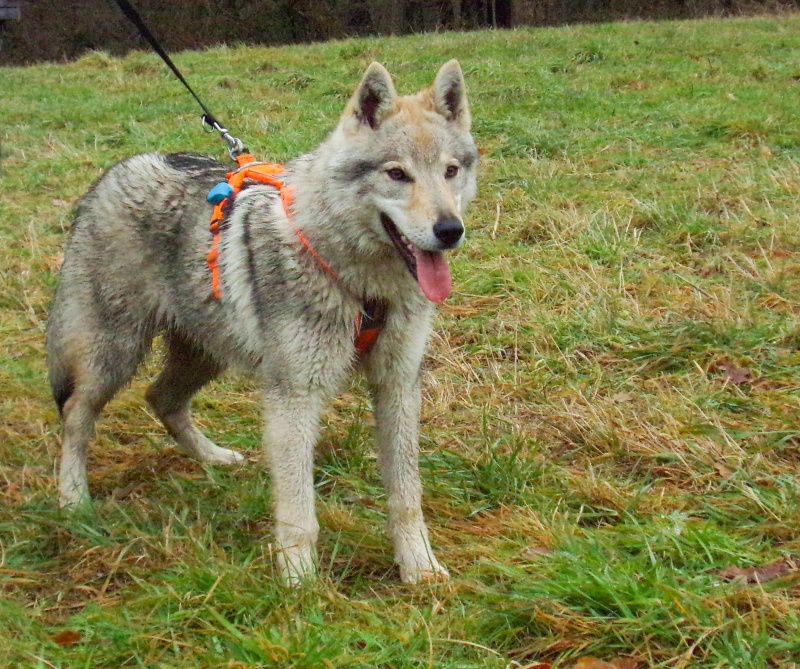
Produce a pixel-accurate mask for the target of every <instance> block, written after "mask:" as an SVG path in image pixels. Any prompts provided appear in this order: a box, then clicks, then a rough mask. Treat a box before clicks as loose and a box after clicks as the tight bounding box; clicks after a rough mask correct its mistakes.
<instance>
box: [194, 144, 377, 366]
mask: <svg viewBox="0 0 800 669" xmlns="http://www.w3.org/2000/svg"><path fill="white" fill-rule="evenodd" d="M236 162H238V163H239V169H237V170H234V171H232V172H228V173H227V174H226V175H225V178H226V179H227V180H228V181H227V185H228V187H229V188H224V185H225V182H223V183H221V184H218V185H217V186H215V187H214V188H213V189H212V191H211V193H209V201H210V202H212V203H213V204H214V211H213V212H212V214H211V225H210V229H211V250H210V251H209V252H208V256H207V258H206V260H207V261H208V268H209V269H210V270H211V288H212V290H213V291H214V297H216V298H217V299H220V298H221V297H222V293H221V292H220V283H219V238H220V234H221V232H222V228H221V225H222V223H223V222H224V220H225V210H226V209H227V206H228V204H229V203H230V202H232V201H233V198H234V197H235V196H236V195H237V194H238V193H239V191H241V190H242V185H243V184H244V182H245V180H246V179H252V180H254V181H259V182H261V183H265V184H269V185H270V186H273V187H275V188H277V189H278V193H279V194H280V198H281V204H282V205H283V211H284V212H285V214H286V218H287V220H288V221H289V225H291V226H292V230H293V231H294V234H295V235H297V238H298V239H299V240H300V242H301V243H302V244H303V246H304V247H305V248H306V249H307V250H308V252H309V253H310V254H311V255H312V256H313V258H314V260H316V261H317V264H318V265H319V266H320V267H322V269H324V270H325V272H326V273H327V274H328V275H329V276H330V277H331V278H332V279H334V280H337V278H336V274H335V273H334V272H333V270H332V269H331V268H330V265H328V263H326V262H325V261H324V260H323V259H322V258H321V257H320V256H319V254H318V253H317V252H316V251H315V250H314V249H313V247H312V246H311V244H310V243H309V241H308V239H306V237H305V235H303V233H302V232H300V230H298V229H297V228H296V227H295V225H294V222H293V221H292V216H291V214H290V209H291V207H292V203H293V202H294V188H293V187H292V186H291V185H287V184H286V183H285V182H284V181H283V180H282V179H280V178H279V176H280V175H282V174H283V173H284V169H283V165H279V164H277V163H260V162H257V161H256V159H255V158H254V157H253V156H252V155H251V154H249V153H243V154H240V155H237V156H236ZM220 187H222V188H221V192H220V193H219V194H218V195H217V197H216V198H214V199H212V194H213V193H214V192H215V191H217V189H218V188H220ZM363 307H364V308H363V313H361V312H359V313H358V314H356V322H355V328H354V335H353V345H354V346H355V349H356V352H357V353H359V354H362V353H367V352H368V351H369V350H370V349H371V348H372V347H373V345H374V344H375V342H376V341H377V340H378V336H379V335H380V333H381V331H382V330H383V326H384V325H385V324H386V311H387V309H386V304H385V303H384V302H381V301H378V300H367V301H366V302H365V303H364V305H363Z"/></svg>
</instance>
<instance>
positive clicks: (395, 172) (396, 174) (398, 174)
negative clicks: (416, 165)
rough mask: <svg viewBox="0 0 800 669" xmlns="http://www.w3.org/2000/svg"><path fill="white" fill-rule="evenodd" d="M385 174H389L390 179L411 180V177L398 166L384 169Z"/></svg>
mask: <svg viewBox="0 0 800 669" xmlns="http://www.w3.org/2000/svg"><path fill="white" fill-rule="evenodd" d="M386 174H388V175H389V178H390V179H391V180H392V181H411V177H410V176H408V174H406V173H405V171H404V170H401V169H400V168H399V167H393V168H392V169H390V170H387V171H386Z"/></svg>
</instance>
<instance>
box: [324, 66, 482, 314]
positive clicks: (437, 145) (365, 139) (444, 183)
mask: <svg viewBox="0 0 800 669" xmlns="http://www.w3.org/2000/svg"><path fill="white" fill-rule="evenodd" d="M334 145H335V147H336V150H335V152H334V158H333V162H334V163H335V165H332V166H331V167H332V169H333V170H334V171H335V173H336V174H339V175H341V180H342V181H343V182H344V183H343V184H342V185H343V186H345V184H346V186H345V188H347V189H348V190H350V189H352V191H353V193H352V197H357V198H358V201H359V202H360V203H361V204H362V205H363V206H362V207H361V208H360V209H361V210H360V212H359V213H360V216H359V218H362V219H363V220H364V222H365V223H367V227H368V230H369V233H368V234H370V235H371V236H374V238H375V242H376V244H377V245H379V246H380V247H381V248H383V249H386V250H387V251H389V252H390V253H396V254H397V256H398V257H399V258H401V259H402V260H403V261H404V262H405V264H406V266H407V267H408V269H409V271H410V272H411V274H412V275H413V276H414V277H415V278H416V280H417V282H418V283H419V286H420V288H421V289H422V292H423V293H424V294H425V296H426V297H427V298H428V299H429V300H431V301H433V302H441V301H442V300H444V299H445V298H446V297H447V295H448V294H449V292H450V287H451V279H450V270H449V268H448V265H447V260H446V259H445V257H444V253H443V252H444V251H447V250H449V249H454V248H456V247H458V246H459V245H460V244H461V242H462V241H463V239H464V224H463V221H462V214H463V212H464V210H465V208H466V206H467V204H468V203H469V201H470V200H471V199H472V198H473V197H474V196H475V191H476V181H475V177H476V169H477V163H478V153H477V150H476V148H475V143H474V141H473V140H472V136H471V135H470V114H469V107H468V105H467V92H466V86H465V84H464V76H463V74H462V72H461V67H460V66H459V64H458V61H456V60H451V61H450V62H448V63H446V64H445V65H444V66H443V67H442V68H441V69H440V70H439V72H438V74H437V75H436V78H435V80H434V82H433V86H431V87H430V88H428V89H425V90H423V91H421V92H419V93H417V94H416V95H413V96H403V97H401V96H399V95H398V94H397V92H396V91H395V88H394V84H393V83H392V79H391V77H390V76H389V73H388V72H387V71H386V69H385V68H384V67H383V66H382V65H380V64H378V63H373V64H372V65H370V66H369V68H368V69H367V71H366V73H365V74H364V77H363V79H362V80H361V83H360V84H359V86H358V88H357V89H356V91H355V93H354V94H353V97H352V98H351V99H350V102H349V103H348V105H347V107H346V109H345V112H344V114H343V116H342V119H341V121H340V123H339V126H338V127H337V129H336V132H335V133H334Z"/></svg>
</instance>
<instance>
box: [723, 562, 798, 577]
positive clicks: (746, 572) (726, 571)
mask: <svg viewBox="0 0 800 669" xmlns="http://www.w3.org/2000/svg"><path fill="white" fill-rule="evenodd" d="M797 568H798V566H797V563H796V562H795V561H794V560H792V559H791V558H781V559H780V560H775V561H774V562H768V563H767V564H765V565H761V566H760V567H747V568H746V569H742V568H741V567H737V566H736V565H729V566H727V567H723V568H722V569H720V570H719V571H718V572H717V576H719V577H720V578H724V579H726V580H728V581H738V582H740V583H766V582H767V581H771V580H773V579H775V578H778V577H779V576H785V575H786V574H788V573H790V572H793V571H797Z"/></svg>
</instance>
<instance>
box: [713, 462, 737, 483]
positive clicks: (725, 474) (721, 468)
mask: <svg viewBox="0 0 800 669" xmlns="http://www.w3.org/2000/svg"><path fill="white" fill-rule="evenodd" d="M714 469H716V470H717V474H719V475H720V476H721V477H722V478H724V479H729V478H730V477H731V476H733V472H732V471H731V470H730V469H728V468H727V467H726V466H725V465H723V464H722V463H721V462H715V463H714Z"/></svg>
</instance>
